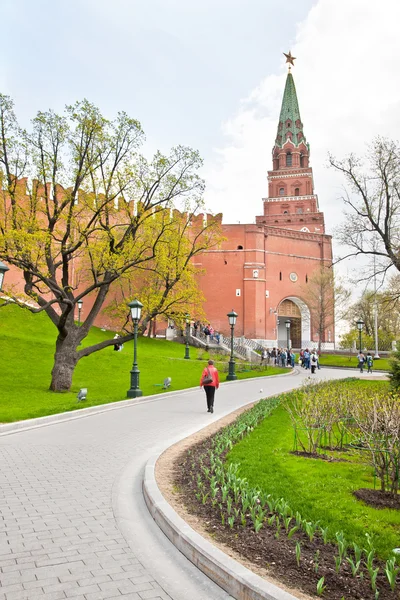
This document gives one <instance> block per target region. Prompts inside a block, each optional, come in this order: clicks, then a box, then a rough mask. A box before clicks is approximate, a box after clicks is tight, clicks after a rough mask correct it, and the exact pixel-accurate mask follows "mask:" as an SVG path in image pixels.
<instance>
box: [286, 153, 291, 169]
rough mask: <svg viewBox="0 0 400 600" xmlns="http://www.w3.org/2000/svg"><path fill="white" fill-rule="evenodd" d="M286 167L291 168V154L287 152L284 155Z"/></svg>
mask: <svg viewBox="0 0 400 600" xmlns="http://www.w3.org/2000/svg"><path fill="white" fill-rule="evenodd" d="M286 166H287V167H291V166H292V153H291V152H288V153H287V154H286Z"/></svg>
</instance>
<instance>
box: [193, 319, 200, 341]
mask: <svg viewBox="0 0 400 600" xmlns="http://www.w3.org/2000/svg"><path fill="white" fill-rule="evenodd" d="M198 328H199V322H198V321H195V322H194V324H193V329H194V337H197V330H198Z"/></svg>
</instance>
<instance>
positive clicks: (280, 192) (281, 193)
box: [279, 188, 285, 196]
mask: <svg viewBox="0 0 400 600" xmlns="http://www.w3.org/2000/svg"><path fill="white" fill-rule="evenodd" d="M279 195H280V196H284V195H285V188H279Z"/></svg>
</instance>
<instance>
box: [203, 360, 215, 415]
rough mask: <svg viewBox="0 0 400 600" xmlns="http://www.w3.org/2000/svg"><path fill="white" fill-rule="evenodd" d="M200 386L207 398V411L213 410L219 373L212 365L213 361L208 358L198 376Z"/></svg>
mask: <svg viewBox="0 0 400 600" xmlns="http://www.w3.org/2000/svg"><path fill="white" fill-rule="evenodd" d="M200 387H204V391H205V393H206V399H207V412H209V413H213V412H214V396H215V390H217V389H218V388H219V375H218V371H217V369H216V368H215V367H214V361H213V360H209V361H208V365H207V367H205V368H204V369H203V372H202V374H201V378H200Z"/></svg>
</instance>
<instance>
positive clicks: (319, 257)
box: [200, 68, 334, 348]
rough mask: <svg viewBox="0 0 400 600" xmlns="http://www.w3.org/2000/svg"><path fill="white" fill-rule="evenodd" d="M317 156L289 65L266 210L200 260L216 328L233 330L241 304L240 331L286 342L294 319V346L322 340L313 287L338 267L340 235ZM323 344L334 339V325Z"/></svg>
mask: <svg viewBox="0 0 400 600" xmlns="http://www.w3.org/2000/svg"><path fill="white" fill-rule="evenodd" d="M309 158H310V148H309V145H308V143H307V141H306V138H305V135H304V128H303V123H302V121H301V118H300V110H299V105H298V101H297V95H296V88H295V85H294V80H293V76H292V74H291V72H290V68H289V73H288V75H287V79H286V85H285V91H284V94H283V100H282V108H281V112H280V116H279V124H278V131H277V136H276V139H275V145H274V147H273V150H272V163H273V168H272V171H268V183H269V185H268V198H264V199H263V205H264V211H263V212H264V214H263V215H261V216H258V217H256V223H255V224H253V225H251V224H250V225H223V234H224V236H225V237H226V238H227V241H226V242H224V244H223V247H222V248H221V249H220V250H215V251H210V252H207V253H205V254H203V255H202V256H201V258H200V261H201V265H202V266H203V267H204V268H205V270H206V272H207V275H206V276H205V277H204V278H202V281H201V287H202V290H203V292H204V294H205V297H206V304H205V310H206V313H207V317H208V320H209V322H210V323H211V324H212V325H213V326H214V328H216V329H218V330H220V331H222V332H226V333H228V331H229V328H228V323H227V318H226V314H225V313H227V312H228V311H229V310H231V309H232V307H233V308H234V309H235V310H236V312H237V313H238V314H239V318H238V321H237V325H236V329H235V333H236V335H244V336H246V337H248V338H252V339H258V340H263V341H264V343H265V344H266V345H267V346H276V345H277V344H278V345H280V346H286V345H287V334H288V331H287V328H286V321H289V320H290V330H289V335H290V343H291V344H292V345H293V347H295V348H300V347H306V346H310V345H312V344H316V343H317V341H318V339H317V335H316V331H315V326H314V325H313V321H314V319H313V315H312V314H311V310H310V308H309V307H308V305H307V284H308V281H309V280H310V278H311V276H312V275H313V273H315V272H316V271H319V270H320V268H321V265H324V266H330V265H331V264H332V240H331V236H329V235H326V234H325V225H324V215H323V213H322V212H320V210H319V206H318V197H317V196H316V194H315V193H314V183H313V173H312V168H311V167H310V166H309ZM322 341H323V342H325V343H333V341H334V331H333V327H331V328H330V330H329V331H326V332H325V334H324V339H323V340H322Z"/></svg>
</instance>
